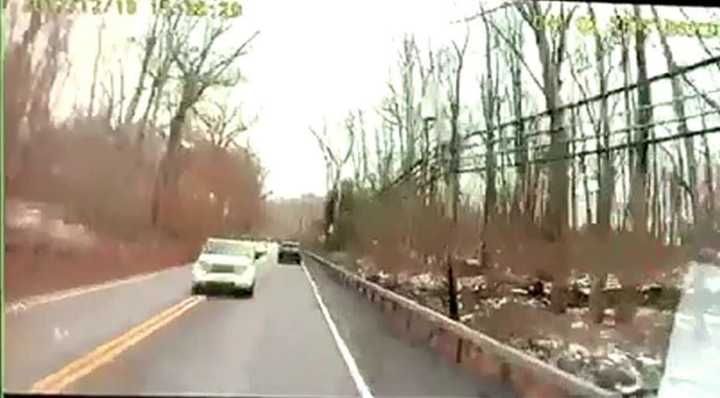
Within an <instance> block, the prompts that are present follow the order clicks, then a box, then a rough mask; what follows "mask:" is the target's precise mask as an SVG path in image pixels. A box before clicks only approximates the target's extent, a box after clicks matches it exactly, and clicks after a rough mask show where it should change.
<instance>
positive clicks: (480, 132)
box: [463, 56, 720, 140]
mask: <svg viewBox="0 0 720 398" xmlns="http://www.w3.org/2000/svg"><path fill="white" fill-rule="evenodd" d="M719 62H720V56H717V57H712V58H708V59H705V60H702V61H700V62H696V63H694V64H691V65H687V66H683V67H678V68H677V69H675V70H674V71H672V72H665V73H662V74H660V75H657V76H653V77H651V78H648V79H647V80H646V81H644V82H638V83H633V84H630V85H627V86H622V87H619V88H616V89H613V90H609V91H608V92H606V93H601V94H596V95H594V96H592V97H590V98H584V99H582V100H580V101H577V102H574V103H570V104H565V105H562V106H559V107H557V108H555V109H554V110H551V109H548V110H545V111H543V112H540V113H536V114H534V115H530V116H523V117H521V118H518V119H515V120H512V121H509V122H504V123H501V124H499V125H498V126H496V127H495V128H494V129H493V130H487V129H486V130H476V131H473V132H471V133H469V134H467V135H466V136H465V137H463V139H464V140H467V139H468V138H471V137H474V136H478V135H484V134H487V133H488V132H490V131H494V130H499V129H504V128H506V127H511V126H514V125H517V124H520V123H527V122H531V121H534V120H537V119H540V118H542V117H547V116H550V115H552V113H553V112H561V111H565V110H568V109H571V108H575V107H580V106H583V105H586V104H589V103H591V102H595V101H598V100H601V99H603V98H607V97H610V96H613V95H616V94H621V93H624V92H625V91H630V90H635V89H637V88H639V87H643V86H646V85H650V84H652V83H654V82H656V81H659V80H663V79H667V78H672V77H674V76H677V75H682V74H685V73H687V72H691V71H694V70H696V69H700V68H704V67H706V66H710V65H714V64H717V63H719Z"/></svg>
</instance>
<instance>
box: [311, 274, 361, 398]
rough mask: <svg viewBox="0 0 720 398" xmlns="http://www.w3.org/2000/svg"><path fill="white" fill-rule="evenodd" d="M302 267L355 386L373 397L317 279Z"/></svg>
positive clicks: (359, 390)
mask: <svg viewBox="0 0 720 398" xmlns="http://www.w3.org/2000/svg"><path fill="white" fill-rule="evenodd" d="M302 269H303V271H304V272H305V276H306V277H307V279H308V281H309V282H310V286H311V287H312V290H313V295H314V296H315V300H317V302H318V304H319V305H320V311H321V312H322V314H323V317H324V318H325V322H327V324H328V328H329V329H330V333H331V334H332V336H333V338H334V339H335V344H336V345H337V347H338V350H340V355H341V356H342V358H343V360H344V361H345V365H347V367H348V371H349V372H350V377H352V379H353V382H355V387H357V389H358V392H359V393H360V397H361V398H373V395H372V392H371V391H370V387H369V386H368V385H367V383H365V379H363V377H362V375H361V374H360V369H359V368H358V366H357V363H355V358H353V356H352V354H351V353H350V349H349V348H348V346H347V344H345V340H343V338H342V337H341V336H340V333H339V332H338V329H337V326H336V325H335V322H333V320H332V317H331V316H330V312H329V311H328V309H327V307H325V303H324V302H323V300H322V297H320V291H319V290H318V287H317V284H315V281H314V280H313V278H312V276H311V275H310V272H309V271H308V270H307V267H306V266H305V264H303V265H302Z"/></svg>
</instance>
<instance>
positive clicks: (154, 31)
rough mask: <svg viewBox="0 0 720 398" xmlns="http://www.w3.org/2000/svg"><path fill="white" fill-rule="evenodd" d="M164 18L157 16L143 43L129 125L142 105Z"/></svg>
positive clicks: (126, 121) (127, 115)
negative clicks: (146, 80) (141, 101)
mask: <svg viewBox="0 0 720 398" xmlns="http://www.w3.org/2000/svg"><path fill="white" fill-rule="evenodd" d="M162 18H163V17H162V16H159V15H158V16H155V18H154V19H153V23H152V26H151V27H150V30H149V31H148V32H147V33H146V35H145V40H144V43H143V56H142V61H141V63H140V76H139V77H138V82H137V85H136V86H135V90H134V91H133V94H132V96H131V97H130V103H129V104H128V109H127V112H126V113H125V123H127V124H130V123H132V121H133V119H134V118H135V113H136V112H137V108H138V106H139V104H140V97H141V96H142V93H143V90H144V89H145V79H146V78H147V75H148V72H149V68H150V61H151V60H152V58H153V54H154V53H155V49H156V47H157V43H158V34H159V30H160V27H161V22H162Z"/></svg>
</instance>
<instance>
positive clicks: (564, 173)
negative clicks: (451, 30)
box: [517, 2, 577, 312]
mask: <svg viewBox="0 0 720 398" xmlns="http://www.w3.org/2000/svg"><path fill="white" fill-rule="evenodd" d="M517 8H518V10H519V11H520V14H521V15H522V16H523V18H524V19H525V20H526V21H527V22H528V24H529V25H530V26H531V27H532V29H533V33H534V35H535V42H536V43H537V47H538V53H539V58H540V64H541V66H542V72H543V73H542V90H543V95H544V98H545V107H546V109H547V110H548V112H550V132H551V133H550V134H551V135H550V150H549V153H548V155H549V157H550V158H551V159H553V161H552V162H550V165H549V169H550V170H549V172H550V180H549V188H550V194H549V198H548V203H547V207H548V211H547V214H546V215H545V222H544V223H543V224H544V227H545V228H546V231H547V233H548V236H549V237H550V239H551V240H553V241H560V240H561V239H563V237H564V234H565V231H566V229H567V226H568V188H569V181H568V161H567V160H566V159H567V157H568V148H567V145H566V144H567V132H566V131H565V128H564V125H565V114H564V111H563V108H561V106H562V98H561V97H560V89H561V86H562V80H561V73H560V72H561V68H562V65H563V61H564V60H565V44H566V34H567V29H568V26H569V23H570V20H571V19H572V16H573V14H574V12H575V10H577V6H575V7H573V8H572V9H571V10H570V11H569V12H566V10H565V6H564V4H561V5H560V21H561V26H560V27H559V28H558V29H556V30H554V31H553V32H548V31H547V30H546V29H545V27H544V26H538V25H536V23H535V22H536V21H538V20H539V19H543V18H545V16H546V15H547V13H548V11H543V10H541V9H540V5H539V4H538V3H535V2H531V3H527V4H519V5H517ZM548 33H550V34H551V36H549V35H548ZM557 247H559V250H560V252H559V253H558V255H559V256H558V257H559V262H560V267H562V268H563V270H559V271H560V272H559V273H560V274H562V273H563V272H564V268H565V267H566V264H565V263H566V262H567V258H566V257H567V253H566V248H565V245H559V246H557ZM558 279H560V280H558V281H556V282H557V283H555V284H553V292H552V294H551V301H552V309H553V310H554V311H555V312H563V311H564V310H565V307H566V304H565V299H564V291H565V287H564V285H565V284H564V283H563V281H562V278H558Z"/></svg>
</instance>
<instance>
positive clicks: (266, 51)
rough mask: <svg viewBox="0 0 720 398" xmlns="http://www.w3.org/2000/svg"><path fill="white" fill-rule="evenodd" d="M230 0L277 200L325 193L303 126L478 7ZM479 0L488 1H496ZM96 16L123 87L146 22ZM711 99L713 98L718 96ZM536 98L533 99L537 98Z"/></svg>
mask: <svg viewBox="0 0 720 398" xmlns="http://www.w3.org/2000/svg"><path fill="white" fill-rule="evenodd" d="M239 1H240V2H241V4H242V6H243V11H244V14H243V15H242V16H240V17H238V18H237V20H236V21H235V24H236V26H235V31H234V32H233V34H232V35H230V36H228V38H227V39H226V40H227V41H226V42H224V43H223V45H224V46H225V45H227V46H228V47H232V45H234V44H237V43H240V42H242V41H244V40H245V39H246V38H247V37H248V36H249V34H250V33H251V32H252V31H254V30H256V29H259V30H260V31H261V33H260V36H258V38H257V40H256V41H255V42H254V43H253V46H252V49H251V52H250V54H249V55H247V56H245V57H243V58H241V61H240V66H241V67H242V70H243V72H244V73H245V75H246V76H247V78H248V82H247V83H244V84H242V85H239V86H238V87H236V88H235V89H234V90H233V92H232V97H233V99H232V101H234V102H236V103H242V105H243V107H244V109H245V110H246V112H247V113H248V116H249V117H251V116H254V115H255V114H257V115H258V117H259V118H258V122H257V123H256V124H255V125H254V126H253V128H252V129H251V131H249V133H248V134H247V136H245V137H243V138H242V139H241V141H242V142H245V141H246V140H247V141H249V143H250V145H251V146H252V148H253V149H254V150H255V151H256V152H258V153H259V155H260V157H261V159H262V162H263V165H264V166H265V167H266V168H267V169H268V170H269V175H268V178H269V179H268V186H267V190H268V191H272V192H273V193H274V195H273V196H280V197H296V196H300V195H302V194H303V193H315V194H322V193H323V192H324V191H325V188H326V187H325V167H324V163H323V160H322V157H321V154H320V152H319V150H318V147H317V144H316V142H315V140H314V138H313V137H312V135H311V134H310V133H309V131H308V127H309V126H311V125H312V126H315V127H317V128H320V126H321V123H322V121H323V118H325V120H327V121H328V122H329V124H330V127H332V126H333V125H334V124H337V123H339V122H340V121H341V120H342V118H343V117H344V116H345V114H346V112H347V111H348V110H351V109H358V108H362V109H365V110H366V111H370V110H371V109H372V107H374V106H377V105H378V104H379V102H380V100H381V98H382V96H383V95H386V94H387V81H388V79H389V68H390V67H391V66H393V65H394V64H396V62H397V57H398V50H399V48H400V41H399V40H400V39H401V37H402V35H403V34H404V33H406V32H410V33H414V34H415V35H416V37H417V40H418V44H419V45H420V46H421V48H423V46H424V45H425V44H426V43H427V42H428V40H431V41H432V45H433V46H439V45H447V44H449V43H450V42H451V40H453V39H455V40H458V41H460V40H461V39H462V35H463V33H464V28H463V26H462V25H460V24H451V23H450V22H451V21H454V20H456V19H457V18H458V17H461V16H467V15H471V14H473V13H474V12H476V11H477V10H478V4H479V3H478V2H477V1H475V0H457V1H449V0H392V1H388V0H362V1H359V0H358V1H354V0H353V1H351V0H304V1H292V0H239ZM482 3H483V4H484V5H485V7H486V8H492V7H494V6H496V5H498V4H500V3H501V2H500V1H498V0H494V1H483V2H482ZM142 4H145V3H142ZM148 4H149V3H148ZM581 7H582V11H580V12H578V15H586V14H587V11H586V9H585V8H584V7H585V5H584V4H582V3H581ZM610 11H611V8H610V7H609V6H605V7H601V8H599V9H597V11H596V12H597V13H598V15H599V17H600V18H601V19H602V18H607V17H608V16H609V15H610ZM714 11H716V10H714ZM713 15H716V14H711V13H708V12H707V11H704V10H694V11H691V17H692V18H694V19H695V20H697V21H715V20H716V19H713ZM648 17H649V15H648ZM661 17H663V18H670V19H683V17H682V15H681V14H679V13H678V12H677V11H676V10H674V9H661ZM105 21H106V23H107V25H106V27H105V30H104V31H103V41H104V44H103V46H104V49H103V54H104V61H105V64H106V65H110V66H113V67H116V68H119V67H122V68H123V70H124V71H125V73H126V80H127V81H128V84H135V83H134V81H132V79H131V78H130V76H133V74H137V73H138V71H139V59H140V58H139V55H138V54H137V51H138V48H137V46H135V45H132V44H130V43H129V42H128V38H129V37H131V36H133V35H137V34H139V33H141V32H142V31H143V30H144V29H145V28H146V27H147V26H149V21H150V20H149V14H148V10H147V9H145V10H141V11H140V12H139V14H138V15H136V16H126V17H112V18H110V17H108V18H105ZM98 25H99V19H98V18H96V17H92V16H87V17H82V18H79V19H77V20H76V23H75V24H74V26H75V28H74V29H75V30H74V31H73V37H72V39H71V41H70V53H71V57H72V59H73V70H72V73H71V77H70V78H69V79H68V81H67V82H66V85H65V86H64V87H63V89H62V92H61V93H60V94H61V96H62V99H63V100H62V101H61V102H62V106H60V105H59V108H62V107H63V106H64V108H65V110H69V109H70V107H71V106H72V104H73V103H76V102H78V103H83V102H84V101H87V98H88V97H89V95H88V93H89V88H88V86H89V80H90V79H88V76H90V74H91V72H92V65H93V62H92V60H93V57H94V54H95V52H96V51H97V27H98ZM475 25H476V26H475V27H474V28H472V30H471V39H470V48H469V55H468V58H469V59H468V61H467V67H466V70H468V71H469V72H468V75H467V76H466V79H465V82H466V85H467V88H465V87H464V88H463V90H464V92H465V96H466V98H467V99H468V101H471V102H476V101H477V99H476V98H477V96H476V95H474V94H476V93H477V80H476V79H477V74H478V72H479V71H481V68H482V65H483V64H482V62H484V61H482V59H481V58H479V57H478V54H480V53H481V51H482V48H483V47H482V46H483V43H482V40H483V36H484V31H483V28H482V26H481V25H477V24H475ZM570 37H571V45H576V44H580V43H583V42H577V43H573V41H574V40H587V39H588V38H587V37H581V35H578V34H575V35H570ZM528 38H529V37H528ZM719 40H720V37H718V38H713V39H709V40H708V43H710V44H711V45H712V46H714V47H717V46H718V44H719V43H720V42H719ZM694 42H695V41H694V39H683V38H673V39H672V41H671V44H672V45H673V50H674V51H675V56H676V60H677V61H678V63H680V64H683V65H685V64H690V63H692V62H697V61H699V60H700V59H702V58H703V57H704V54H703V53H702V52H701V51H700V50H699V48H698V46H697V45H696V44H695V43H694ZM132 51H134V52H135V53H134V54H135V55H133V53H132ZM526 54H527V58H526V59H527V60H528V63H529V64H530V65H532V67H534V68H536V70H535V71H534V73H535V74H536V75H537V76H539V75H540V71H539V69H537V67H538V62H537V61H536V60H537V52H536V49H535V45H534V41H533V40H528V43H527V48H526ZM649 59H650V75H651V76H652V75H656V74H658V73H663V72H665V67H664V58H663V57H662V54H661V52H660V48H659V47H657V44H655V45H654V46H653V47H651V51H650V54H649ZM78 60H80V62H78ZM133 60H138V61H133ZM709 79H711V82H712V83H713V84H714V83H716V82H718V81H720V79H719V78H714V77H713V76H710V77H709ZM568 80H569V79H568ZM530 86H531V84H530V82H528V87H530ZM615 86H616V85H613V84H611V87H615ZM73 88H74V89H73ZM665 92H666V94H667V93H669V90H667V89H666V90H665ZM660 95H661V96H662V93H660ZM713 96H714V97H715V98H716V99H719V100H720V98H718V97H717V93H715V94H713ZM71 97H72V98H71ZM536 101H537V103H538V104H541V103H542V100H541V98H540V97H538V98H537V99H536Z"/></svg>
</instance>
